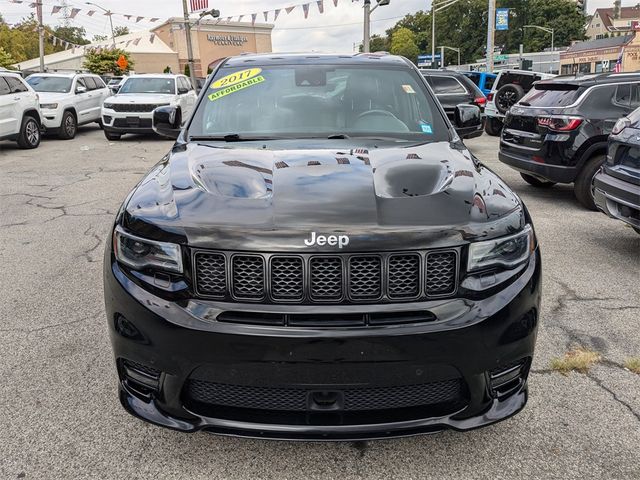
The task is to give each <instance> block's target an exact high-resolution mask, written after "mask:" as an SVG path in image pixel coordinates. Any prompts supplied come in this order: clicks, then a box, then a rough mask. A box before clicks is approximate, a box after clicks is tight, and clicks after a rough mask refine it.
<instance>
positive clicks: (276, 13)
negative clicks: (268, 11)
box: [273, 8, 282, 22]
mask: <svg viewBox="0 0 640 480" xmlns="http://www.w3.org/2000/svg"><path fill="white" fill-rule="evenodd" d="M281 11H282V9H280V8H277V9H276V10H274V12H273V13H274V16H273V21H274V22H275V21H276V20H278V15H280V12H281Z"/></svg>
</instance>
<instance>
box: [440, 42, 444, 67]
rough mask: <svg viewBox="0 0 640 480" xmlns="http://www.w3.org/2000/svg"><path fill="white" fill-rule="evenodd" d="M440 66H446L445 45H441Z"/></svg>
mask: <svg viewBox="0 0 640 480" xmlns="http://www.w3.org/2000/svg"><path fill="white" fill-rule="evenodd" d="M440 68H444V47H440Z"/></svg>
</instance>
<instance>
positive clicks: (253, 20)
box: [251, 13, 258, 25]
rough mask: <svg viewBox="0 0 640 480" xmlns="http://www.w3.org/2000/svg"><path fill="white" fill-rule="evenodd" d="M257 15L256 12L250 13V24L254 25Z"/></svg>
mask: <svg viewBox="0 0 640 480" xmlns="http://www.w3.org/2000/svg"><path fill="white" fill-rule="evenodd" d="M257 17H258V14H257V13H252V14H251V25H255V24H256V18H257Z"/></svg>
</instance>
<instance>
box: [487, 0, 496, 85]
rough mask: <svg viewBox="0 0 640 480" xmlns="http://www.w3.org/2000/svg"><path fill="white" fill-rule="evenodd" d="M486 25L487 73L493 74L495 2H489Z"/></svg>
mask: <svg viewBox="0 0 640 480" xmlns="http://www.w3.org/2000/svg"><path fill="white" fill-rule="evenodd" d="M487 23H488V28H487V72H493V35H494V31H495V29H496V0H489V15H488V17H487Z"/></svg>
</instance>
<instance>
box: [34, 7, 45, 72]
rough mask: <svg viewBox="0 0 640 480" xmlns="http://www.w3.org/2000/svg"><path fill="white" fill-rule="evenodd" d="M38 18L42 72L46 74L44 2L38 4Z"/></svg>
mask: <svg viewBox="0 0 640 480" xmlns="http://www.w3.org/2000/svg"><path fill="white" fill-rule="evenodd" d="M36 16H37V18H38V52H39V54H40V72H44V25H42V0H38V2H37V3H36Z"/></svg>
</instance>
